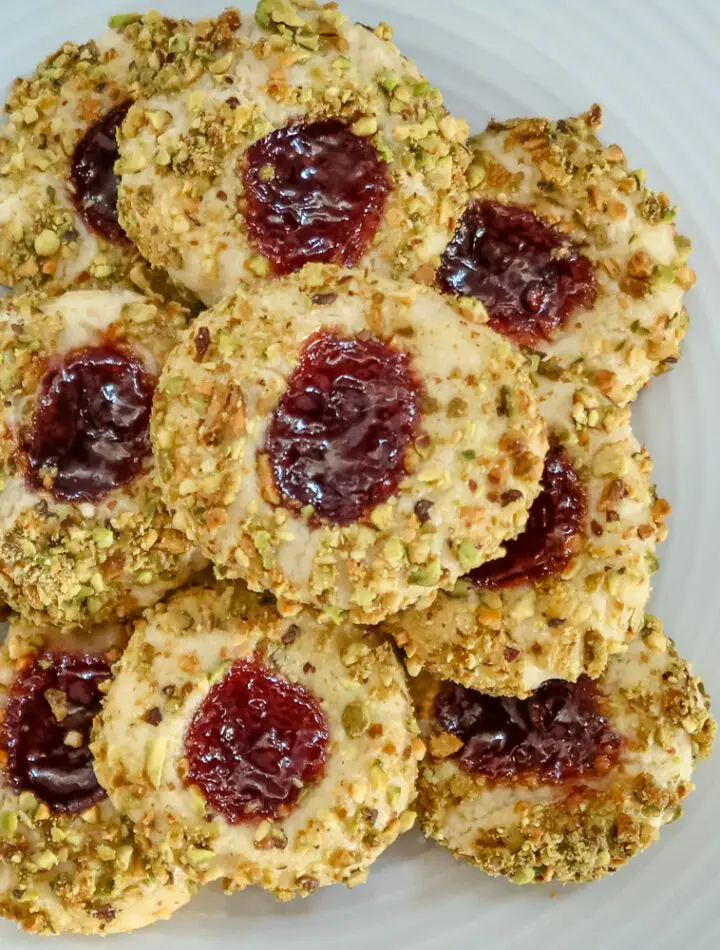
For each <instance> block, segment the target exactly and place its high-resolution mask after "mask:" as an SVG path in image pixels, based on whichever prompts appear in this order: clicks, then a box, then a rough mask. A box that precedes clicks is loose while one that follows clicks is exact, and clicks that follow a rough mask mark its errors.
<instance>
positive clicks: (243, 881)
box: [93, 585, 424, 900]
mask: <svg viewBox="0 0 720 950" xmlns="http://www.w3.org/2000/svg"><path fill="white" fill-rule="evenodd" d="M115 672H116V677H117V678H116V679H115V680H114V682H113V684H112V686H111V687H110V690H109V693H108V697H107V700H106V703H105V706H104V710H103V713H102V715H101V717H100V718H99V720H98V722H97V724H96V738H95V741H94V743H93V751H94V753H95V756H96V761H97V769H98V775H99V776H100V779H101V781H102V782H103V784H104V786H105V787H106V788H107V789H108V792H109V794H110V797H111V799H112V801H113V802H114V803H115V805H116V806H117V807H118V809H119V810H120V811H121V812H122V813H123V814H127V815H129V817H130V818H131V819H132V820H133V821H134V822H135V823H136V827H137V828H138V830H139V831H141V832H142V833H143V835H146V836H147V837H148V839H149V840H150V842H153V843H155V844H156V845H157V846H158V847H159V846H161V845H165V844H167V846H169V847H170V848H171V849H172V850H173V852H174V854H175V859H176V860H177V862H178V863H179V865H180V866H181V867H182V868H183V869H184V870H185V871H186V872H187V874H188V875H189V877H191V878H192V879H194V880H198V881H201V882H202V881H205V880H211V879H216V878H220V877H222V878H225V883H226V886H227V888H228V889H230V890H237V889H241V888H243V887H245V886H247V885H258V886H260V887H263V888H265V889H267V890H269V891H272V892H273V893H274V894H275V896H276V897H278V898H280V899H282V900H288V899H290V898H292V897H294V896H298V895H300V896H304V895H307V894H309V893H311V892H312V891H313V890H315V889H316V888H318V887H322V886H325V885H328V884H333V883H336V882H342V883H345V884H348V885H350V886H353V885H355V884H358V883H360V882H362V881H364V880H365V878H366V876H367V871H368V868H369V866H370V865H371V864H372V862H373V861H374V860H375V859H376V858H377V857H378V856H379V855H380V854H381V853H382V851H384V850H385V848H386V847H388V845H390V844H391V843H392V842H393V841H394V840H395V838H396V837H397V836H398V834H400V833H401V832H403V831H405V830H407V829H408V828H410V827H411V825H412V824H413V821H414V817H415V815H414V812H412V811H411V810H409V809H410V806H411V804H412V802H413V800H414V798H415V782H416V777H417V762H418V759H419V758H421V757H422V755H423V753H424V747H423V743H422V741H421V740H420V739H419V737H418V734H417V726H416V723H415V720H414V716H413V712H412V707H411V703H410V699H409V696H408V693H407V689H406V685H405V680H404V675H403V672H402V668H401V666H400V663H399V662H398V660H397V658H396V656H395V654H394V652H393V649H392V647H391V645H390V643H389V641H385V640H383V638H382V637H380V636H379V635H378V634H377V633H374V632H371V631H366V630H364V629H363V628H361V627H355V626H352V625H350V624H343V625H340V626H333V625H330V626H323V625H322V624H320V623H319V622H318V621H317V620H316V619H315V618H314V617H313V616H312V615H310V614H308V613H303V614H302V615H301V616H299V617H297V618H295V619H294V620H293V621H292V622H290V621H288V620H285V619H282V618H281V617H280V616H279V614H278V613H277V611H276V610H275V609H274V607H273V606H272V603H271V599H270V600H269V601H268V600H267V599H266V600H264V601H263V600H260V599H258V598H257V597H256V595H254V594H251V593H250V592H249V591H248V590H247V588H245V587H244V585H237V586H230V585H228V586H225V587H222V588H219V587H216V588H209V587H207V588H200V587H195V588H190V589H188V590H184V591H180V592H179V593H177V594H175V595H174V596H173V597H172V598H171V600H170V601H169V602H167V603H166V604H165V605H164V606H162V607H159V608H156V610H155V611H154V612H149V613H148V614H146V618H145V619H144V620H142V621H139V622H138V623H137V624H136V628H135V633H134V635H133V638H132V639H131V641H130V645H129V647H128V649H127V651H126V653H125V654H124V656H123V658H122V660H121V661H120V664H119V666H118V667H117V668H116V671H115Z"/></svg>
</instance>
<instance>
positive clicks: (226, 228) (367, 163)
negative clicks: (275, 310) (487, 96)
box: [118, 0, 469, 304]
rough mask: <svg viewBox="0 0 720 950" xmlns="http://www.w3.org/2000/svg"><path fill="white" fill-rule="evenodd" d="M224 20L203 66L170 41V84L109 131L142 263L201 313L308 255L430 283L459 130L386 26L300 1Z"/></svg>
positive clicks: (451, 211) (463, 191) (449, 203)
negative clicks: (163, 274) (177, 287)
mask: <svg viewBox="0 0 720 950" xmlns="http://www.w3.org/2000/svg"><path fill="white" fill-rule="evenodd" d="M225 23H226V24H227V25H228V26H230V27H232V29H230V30H229V31H228V34H227V37H226V41H225V42H224V43H223V45H222V46H221V47H219V48H218V49H217V51H216V54H215V55H214V56H208V55H206V52H205V50H204V48H200V49H199V50H198V48H197V39H196V37H197V29H195V30H192V29H190V30H184V31H183V32H182V33H181V34H177V35H176V37H175V38H174V40H175V43H174V47H173V49H174V58H175V64H176V67H177V71H178V72H179V79H178V82H177V84H176V85H175V86H174V87H168V85H167V83H164V82H160V83H158V84H157V87H156V88H155V89H152V88H151V89H150V90H149V91H148V94H147V97H146V98H145V99H143V100H142V101H140V102H138V103H137V104H136V105H135V106H134V107H133V108H132V109H131V110H130V112H129V114H128V116H127V118H126V120H125V122H124V124H123V126H122V129H121V131H120V134H119V142H120V152H121V160H120V163H119V165H118V172H119V174H120V175H121V180H122V187H121V192H120V218H121V222H122V225H123V227H124V228H125V229H126V231H127V233H128V234H129V235H130V236H131V237H132V239H133V240H134V241H135V242H136V243H137V245H138V247H139V248H140V249H141V251H142V252H143V254H144V255H145V257H147V259H148V260H149V261H151V262H152V263H153V264H154V265H155V266H156V267H162V268H163V269H165V270H167V271H168V273H169V274H170V275H171V276H172V277H173V279H174V280H176V281H177V282H179V283H181V284H184V285H185V286H187V287H189V288H190V289H191V290H192V291H194V292H195V293H196V294H197V295H198V296H199V297H201V298H202V299H203V300H204V301H205V302H206V303H208V304H214V303H216V302H217V301H218V300H219V299H220V298H222V297H223V296H226V295H227V294H229V293H231V292H232V291H234V290H235V288H236V286H237V280H238V278H240V277H242V278H244V279H246V280H254V279H258V278H259V279H262V278H265V277H268V276H270V275H277V274H283V273H290V272H292V271H296V270H299V269H300V268H301V267H302V266H303V264H305V263H307V262H309V261H319V262H325V263H334V264H338V265H344V266H352V265H355V264H361V265H362V266H367V267H369V268H370V269H372V270H373V271H374V272H376V273H379V274H381V275H384V276H402V277H407V276H417V277H418V278H419V279H422V280H424V281H425V282H426V283H429V282H431V281H432V279H433V274H434V272H435V268H436V267H437V264H438V263H439V260H440V255H441V254H442V251H443V248H444V247H445V245H446V244H447V242H448V240H449V239H450V237H451V235H452V233H453V231H454V229H455V225H456V224H457V220H458V218H459V216H460V214H461V213H462V211H463V209H464V206H465V203H466V199H467V187H466V182H465V170H466V168H467V165H468V163H469V153H468V151H467V147H466V139H467V131H468V130H467V124H466V123H465V122H464V121H462V120H459V119H455V118H453V117H452V116H450V115H449V114H448V112H447V110H446V109H445V108H444V106H443V104H442V97H441V95H440V92H439V91H438V90H437V89H435V88H433V87H431V85H430V83H429V82H427V81H426V80H425V79H424V78H423V77H422V76H421V75H420V73H419V72H418V70H417V68H416V67H415V65H414V64H413V63H412V62H410V61H409V60H408V59H406V58H405V57H404V56H402V55H401V54H400V52H399V51H398V49H397V48H396V47H395V45H394V44H393V43H392V42H391V31H390V28H389V27H387V26H385V25H381V26H379V27H377V28H376V29H375V30H371V29H369V28H367V27H364V26H361V25H359V24H355V23H352V22H350V21H349V20H348V19H347V17H345V16H343V15H342V14H341V13H340V11H339V10H338V9H337V8H336V7H335V5H334V4H333V5H322V6H321V5H319V4H316V3H314V2H312V0H298V2H291V0H262V2H260V3H259V5H258V7H257V11H256V14H255V17H252V15H246V14H242V15H241V14H240V13H238V12H236V11H228V12H226V14H225ZM206 29H209V27H206V26H204V25H201V27H200V31H201V35H202V33H203V31H205V30H206Z"/></svg>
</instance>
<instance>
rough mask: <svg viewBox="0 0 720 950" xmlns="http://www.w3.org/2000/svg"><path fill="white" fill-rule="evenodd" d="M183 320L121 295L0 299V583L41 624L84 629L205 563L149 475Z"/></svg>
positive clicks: (149, 598) (173, 309)
mask: <svg viewBox="0 0 720 950" xmlns="http://www.w3.org/2000/svg"><path fill="white" fill-rule="evenodd" d="M187 322H188V321H187V315H186V313H185V311H184V310H182V309H181V308H180V307H179V306H178V305H176V304H168V305H159V304H156V303H154V302H153V301H151V300H149V299H147V298H145V297H142V296H140V295H139V294H135V293H133V292H132V291H129V290H114V291H102V290H85V291H71V292H68V293H66V294H63V295H60V296H59V297H56V298H48V297H45V296H43V295H42V294H37V295H27V296H18V297H6V298H5V299H4V300H3V301H2V305H1V306H0V353H2V370H1V371H0V393H1V394H2V405H1V406H0V434H1V442H0V466H1V475H2V483H1V487H0V590H2V592H3V595H4V596H5V598H6V600H7V602H8V603H9V604H10V606H11V607H12V608H13V609H14V610H16V611H18V612H19V613H22V614H23V615H25V616H27V617H29V618H31V619H34V620H35V621H37V622H39V623H46V622H47V623H54V624H57V625H58V626H61V627H72V626H90V625H92V624H93V623H97V622H100V621H102V620H106V619H109V618H123V617H127V616H130V615H132V614H134V613H137V612H139V611H140V610H142V609H143V608H144V607H146V606H150V605H152V604H153V603H155V602H156V601H157V600H159V598H160V597H162V596H163V594H164V593H166V592H167V591H168V590H171V589H172V588H174V587H176V586H179V585H181V584H183V583H184V582H185V581H186V580H187V578H188V577H189V576H190V574H191V573H192V571H193V570H194V569H196V568H197V567H199V566H202V563H203V562H202V559H200V558H199V556H197V555H196V554H194V553H193V551H192V549H191V547H190V545H189V543H188V542H187V540H186V539H185V537H184V535H182V534H181V533H180V532H179V531H177V530H176V529H174V528H173V527H172V524H171V522H170V518H169V516H168V514H167V513H166V511H165V509H164V507H163V505H162V502H161V499H160V494H159V490H158V488H157V487H156V484H155V480H154V469H155V465H154V461H153V456H152V451H151V446H150V438H149V431H148V430H149V423H150V409H151V404H152V397H153V393H154V389H155V384H156V380H157V377H158V375H159V373H160V370H161V368H162V365H163V361H164V359H165V357H166V355H167V353H168V351H169V350H170V348H171V347H172V346H173V344H174V342H175V340H176V338H177V335H178V333H179V332H180V331H181V330H182V329H183V328H184V327H185V326H187Z"/></svg>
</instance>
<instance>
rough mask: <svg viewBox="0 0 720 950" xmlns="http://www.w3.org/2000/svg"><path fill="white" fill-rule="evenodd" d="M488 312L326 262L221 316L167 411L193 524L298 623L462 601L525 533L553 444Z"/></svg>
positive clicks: (183, 348)
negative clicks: (459, 585)
mask: <svg viewBox="0 0 720 950" xmlns="http://www.w3.org/2000/svg"><path fill="white" fill-rule="evenodd" d="M463 314H464V315H466V316H468V319H462V318H461V315H463ZM474 316H477V317H479V316H481V314H480V313H479V312H478V311H477V310H476V309H475V306H474V302H471V301H470V302H465V301H461V302H456V301H453V300H450V299H448V298H443V297H442V296H440V295H439V294H437V293H436V292H435V291H433V290H431V289H429V288H426V287H423V286H421V285H419V284H416V283H413V282H409V281H408V282H395V281H390V280H384V279H378V278H373V277H370V276H368V275H366V274H363V273H359V272H348V271H344V270H338V269H327V268H320V267H316V268H306V269H305V271H304V272H303V274H301V275H298V276H295V277H290V278H286V279H285V280H282V281H275V282H273V283H272V284H266V285H264V286H262V287H258V288H254V289H253V290H241V291H239V292H238V293H237V294H235V295H233V296H232V297H230V298H228V299H227V300H225V301H223V303H222V304H220V305H219V306H218V307H216V308H214V309H213V310H211V311H208V312H207V313H206V314H204V315H203V316H202V317H201V318H200V319H199V320H198V321H197V322H196V323H195V324H193V326H192V327H191V328H190V329H189V330H188V332H187V333H186V334H185V336H184V338H183V341H182V343H181V344H180V345H179V346H178V347H177V348H176V350H175V351H174V352H173V354H172V356H171V357H170V359H169V361H168V363H167V365H166V367H165V370H164V373H163V376H162V379H161V382H160V385H159V388H158V395H157V398H156V400H155V407H154V413H153V427H152V432H153V442H154V445H155V451H156V454H157V458H158V463H159V472H160V479H161V482H162V486H163V492H164V497H165V500H166V503H167V505H168V507H169V508H170V510H171V511H173V513H174V516H175V518H174V523H175V525H176V526H178V527H180V528H182V530H184V531H185V532H186V533H187V535H188V537H190V538H191V539H192V540H193V542H194V543H196V544H197V545H198V547H199V548H200V550H201V551H202V552H203V553H204V554H205V555H206V556H207V557H209V558H210V560H212V562H213V563H214V565H215V568H216V571H217V572H218V573H219V574H222V575H223V576H225V577H241V578H242V579H243V580H245V581H246V582H247V583H248V584H249V586H250V587H251V588H252V589H253V590H266V589H267V590H271V591H272V592H273V593H274V594H275V595H276V596H277V598H278V604H279V607H280V610H281V612H291V611H292V610H297V609H299V608H300V605H301V604H310V605H313V606H315V607H317V608H319V609H322V610H325V611H326V612H327V613H329V614H330V615H331V616H333V617H336V616H338V614H339V613H341V612H348V613H349V616H350V618H351V619H352V620H354V621H358V622H376V621H378V620H381V619H382V618H383V617H384V616H386V615H387V614H389V613H393V612H394V611H396V610H399V609H401V608H402V607H405V606H409V605H410V604H411V603H414V602H415V601H416V600H417V599H418V598H419V597H420V596H422V595H423V594H425V593H427V591H428V590H430V589H435V588H437V587H443V588H448V587H449V588H452V586H453V585H454V583H455V581H456V580H457V578H458V576H459V575H460V574H464V573H466V572H467V571H468V570H469V569H471V568H472V567H475V566H477V565H478V564H480V563H482V562H483V561H485V560H487V559H489V558H491V557H493V556H494V555H495V554H496V553H497V551H498V550H499V547H500V545H501V544H502V543H503V541H505V540H506V539H507V538H508V537H510V536H513V535H515V534H517V533H518V531H520V529H521V528H522V526H523V524H524V523H525V520H526V517H527V509H528V507H529V505H530V504H531V502H532V501H533V499H534V498H535V496H536V494H537V492H538V490H539V478H540V473H541V469H542V459H543V457H544V455H545V451H546V447H547V442H546V437H545V431H544V425H543V421H542V419H541V418H540V416H539V413H538V410H537V403H536V401H535V399H534V397H533V394H532V389H531V386H530V384H529V377H528V374H527V371H526V366H525V363H524V360H523V359H522V357H521V355H520V354H519V353H518V352H517V351H516V350H515V349H514V348H513V347H511V346H510V345H509V344H508V343H507V342H506V341H505V340H503V339H502V338H501V337H500V336H498V335H497V334H495V333H493V332H492V331H491V330H488V329H487V328H486V327H484V326H482V325H479V324H478V323H477V322H473V317H474Z"/></svg>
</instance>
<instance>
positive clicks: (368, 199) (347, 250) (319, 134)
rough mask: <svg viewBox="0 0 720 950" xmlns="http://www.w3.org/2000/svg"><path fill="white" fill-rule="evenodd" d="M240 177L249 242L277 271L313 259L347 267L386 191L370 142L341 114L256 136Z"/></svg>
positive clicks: (367, 238) (367, 236) (373, 227)
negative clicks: (346, 121) (243, 191)
mask: <svg viewBox="0 0 720 950" xmlns="http://www.w3.org/2000/svg"><path fill="white" fill-rule="evenodd" d="M243 182H244V186H245V199H246V205H247V207H246V211H245V216H246V220H247V227H248V234H249V237H250V241H251V243H252V244H253V246H254V247H255V248H256V249H257V250H258V251H260V253H261V254H263V255H264V256H265V257H267V258H268V259H269V261H270V264H271V266H272V269H273V271H274V272H275V273H276V274H290V273H292V272H293V271H297V270H300V268H301V267H303V266H304V265H305V264H307V263H309V262H310V261H321V262H324V263H328V264H339V265H343V266H345V267H352V266H353V265H354V264H356V263H357V261H358V260H359V259H360V258H361V257H362V255H363V254H364V253H365V250H366V249H367V247H368V246H369V244H370V242H371V241H372V239H373V237H374V236H375V232H376V231H377V229H378V227H379V225H380V221H381V219H382V215H383V211H384V210H385V200H386V198H387V194H388V192H389V190H390V181H389V179H388V174H387V169H386V165H385V163H384V162H383V160H382V159H381V158H380V155H379V154H378V151H377V149H376V148H375V146H374V145H373V144H372V142H370V141H369V140H368V139H366V138H360V137H359V136H357V135H355V134H354V133H353V132H351V131H350V129H349V128H348V127H347V126H346V125H345V124H344V123H343V122H341V121H339V120H338V119H327V120H323V121H321V122H312V123H310V124H308V125H292V126H288V127H287V128H284V129H277V130H275V131H274V132H271V133H270V134H269V135H266V136H265V138H262V139H259V140H258V141H257V142H255V143H254V144H253V145H251V146H250V148H249V149H248V153H247V161H246V165H245V169H244V172H243Z"/></svg>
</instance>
